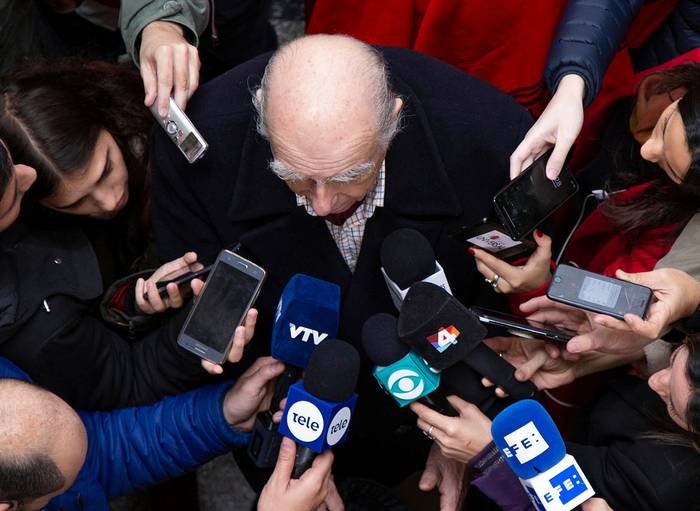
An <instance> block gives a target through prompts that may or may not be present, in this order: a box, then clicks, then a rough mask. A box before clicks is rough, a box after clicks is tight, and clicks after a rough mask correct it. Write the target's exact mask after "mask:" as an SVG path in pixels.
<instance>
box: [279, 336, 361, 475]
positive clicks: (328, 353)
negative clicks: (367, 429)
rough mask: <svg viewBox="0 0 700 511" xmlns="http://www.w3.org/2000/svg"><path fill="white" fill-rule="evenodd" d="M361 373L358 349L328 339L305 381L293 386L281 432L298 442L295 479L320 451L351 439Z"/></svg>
mask: <svg viewBox="0 0 700 511" xmlns="http://www.w3.org/2000/svg"><path fill="white" fill-rule="evenodd" d="M359 374H360V355H359V353H357V350H356V349H355V348H354V347H353V346H352V345H350V344H348V343H347V342H345V341H340V340H337V339H332V340H325V341H324V342H322V343H321V344H319V346H318V347H317V348H316V349H315V350H314V352H313V353H312V354H311V358H310V359H309V365H308V366H307V368H306V372H305V373H304V380H303V381H300V382H297V383H295V384H294V385H292V386H291V387H290V388H289V394H288V396H287V403H286V405H285V407H284V412H283V416H282V421H281V422H280V425H279V432H280V433H281V434H282V435H284V436H286V437H288V438H291V439H292V440H294V441H295V442H296V443H297V445H298V447H297V454H296V460H295V463H294V472H293V473H292V477H293V478H294V479H298V478H299V477H300V476H301V475H302V474H303V473H304V472H305V471H306V470H307V469H308V468H309V467H310V466H311V464H312V463H313V460H314V458H315V457H316V455H317V454H320V453H322V452H323V451H325V450H326V449H330V448H331V447H333V446H334V445H337V444H339V443H342V442H344V441H345V440H346V439H347V432H348V429H349V427H350V422H351V419H352V412H353V410H354V409H355V403H356V401H357V395H356V394H355V387H356V386H357V379H358V376H359Z"/></svg>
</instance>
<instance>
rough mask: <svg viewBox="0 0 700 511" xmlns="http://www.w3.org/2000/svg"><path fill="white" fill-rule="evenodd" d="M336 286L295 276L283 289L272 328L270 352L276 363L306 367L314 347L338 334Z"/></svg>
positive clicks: (337, 296)
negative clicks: (278, 361) (279, 361)
mask: <svg viewBox="0 0 700 511" xmlns="http://www.w3.org/2000/svg"><path fill="white" fill-rule="evenodd" d="M339 315H340V287H339V286H338V285H337V284H333V283H332V282H327V281H325V280H321V279H316V278H314V277H309V276H308V275H303V274H301V273H297V274H296V275H294V276H293V277H292V278H291V279H289V282H287V285H286V286H285V287H284V291H283V292H282V295H281V296H280V299H279V302H278V304H277V311H276V312H275V320H274V324H273V326H272V340H271V352H272V356H273V357H274V358H276V359H277V360H281V361H282V362H285V363H287V364H291V365H294V366H297V367H306V366H307V365H308V363H309V357H311V353H313V351H314V349H315V348H316V346H318V345H319V344H320V343H321V342H323V341H324V340H326V339H333V338H335V337H336V335H337V333H338V321H339Z"/></svg>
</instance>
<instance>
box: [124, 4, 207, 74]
mask: <svg viewBox="0 0 700 511" xmlns="http://www.w3.org/2000/svg"><path fill="white" fill-rule="evenodd" d="M209 17H210V7H209V0H123V1H122V2H121V9H120V10H119V29H120V30H121V33H122V37H123V38H124V43H125V45H126V50H127V51H128V52H129V54H130V55H131V58H132V59H134V62H135V63H136V65H138V63H139V47H140V45H141V32H142V31H143V29H144V28H146V26H147V25H148V24H150V23H152V22H154V21H169V22H171V23H177V24H178V25H182V27H183V29H184V34H185V38H187V40H188V41H189V42H190V43H192V44H193V45H194V46H197V45H198V44H199V36H200V35H201V34H202V32H204V29H206V28H207V25H208V24H209Z"/></svg>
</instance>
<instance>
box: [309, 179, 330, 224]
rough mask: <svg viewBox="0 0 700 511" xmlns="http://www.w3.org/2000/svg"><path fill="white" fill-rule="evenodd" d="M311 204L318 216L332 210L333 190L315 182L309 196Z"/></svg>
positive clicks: (327, 213)
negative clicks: (311, 193)
mask: <svg viewBox="0 0 700 511" xmlns="http://www.w3.org/2000/svg"><path fill="white" fill-rule="evenodd" d="M311 206H312V207H313V208H314V211H315V212H316V214H317V215H318V216H326V215H329V214H330V213H331V212H332V210H333V192H332V191H331V190H330V189H329V188H328V186H326V185H324V184H317V185H316V188H315V190H314V193H313V195H312V196H311Z"/></svg>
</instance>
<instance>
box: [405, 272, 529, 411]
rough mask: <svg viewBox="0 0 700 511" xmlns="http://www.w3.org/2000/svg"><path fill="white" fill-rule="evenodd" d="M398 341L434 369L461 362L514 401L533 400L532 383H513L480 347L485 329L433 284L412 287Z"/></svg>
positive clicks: (510, 371)
mask: <svg viewBox="0 0 700 511" xmlns="http://www.w3.org/2000/svg"><path fill="white" fill-rule="evenodd" d="M398 333H399V338H400V339H401V340H402V341H403V342H405V343H406V344H408V345H409V346H410V347H411V348H412V349H413V350H415V352H416V353H417V354H418V355H420V356H422V357H423V359H425V361H426V362H427V363H428V364H429V365H430V366H431V367H434V368H435V369H438V370H442V369H446V368H448V367H450V366H453V365H454V364H456V363H457V362H458V361H460V360H463V361H464V362H466V364H467V365H469V366H470V367H471V368H473V369H474V370H476V371H477V372H478V373H479V374H482V375H484V376H486V377H487V378H488V379H490V380H491V381H492V382H493V383H495V384H496V385H498V386H499V387H501V388H502V389H503V390H505V391H506V392H508V393H509V394H510V395H511V396H513V397H515V398H524V397H530V396H532V395H533V394H534V393H535V391H536V390H537V389H536V387H535V386H534V385H533V384H532V383H531V382H519V381H517V380H516V379H515V368H514V367H513V366H512V365H510V364H509V363H508V362H507V361H506V360H503V358H501V357H499V356H498V355H497V354H496V353H495V352H494V351H492V350H491V349H489V348H488V346H486V345H484V344H482V342H481V341H482V340H483V338H484V337H485V336H486V328H485V327H484V326H483V325H482V324H481V322H480V321H479V318H478V317H477V316H476V315H475V314H474V313H473V312H472V311H470V310H469V309H467V308H466V307H465V306H464V305H462V304H461V303H459V301H458V300H456V299H455V298H454V297H453V296H452V295H451V294H449V293H448V292H447V291H445V290H444V289H442V288H440V287H439V286H436V285H434V284H429V283H426V282H417V283H416V284H413V285H412V286H411V287H410V289H409V291H408V293H407V294H406V298H405V299H404V302H403V306H402V308H401V313H400V315H399V323H398Z"/></svg>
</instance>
